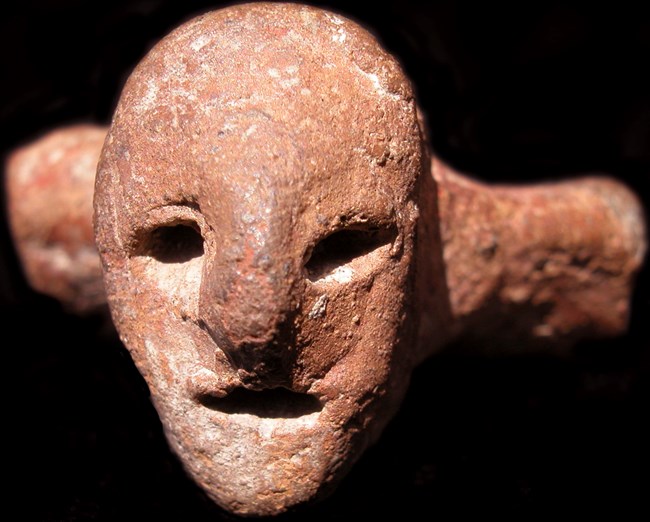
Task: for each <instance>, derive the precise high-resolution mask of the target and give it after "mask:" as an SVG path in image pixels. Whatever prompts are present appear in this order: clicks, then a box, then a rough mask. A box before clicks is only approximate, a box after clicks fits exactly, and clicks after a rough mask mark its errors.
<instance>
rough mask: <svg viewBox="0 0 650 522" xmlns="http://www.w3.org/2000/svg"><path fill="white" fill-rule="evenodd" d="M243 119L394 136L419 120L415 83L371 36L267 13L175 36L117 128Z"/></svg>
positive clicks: (240, 14)
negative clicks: (252, 115) (377, 128)
mask: <svg viewBox="0 0 650 522" xmlns="http://www.w3.org/2000/svg"><path fill="white" fill-rule="evenodd" d="M246 111H262V112H263V113H264V114H265V115H266V116H267V117H269V118H270V119H272V120H273V121H276V122H284V123H285V124H286V125H288V126H289V127H292V128H295V129H296V131H297V132H302V131H303V130H304V131H307V132H308V131H309V130H314V129H317V128H319V127H323V126H324V124H325V123H327V122H328V121H337V120H341V121H342V120H346V122H347V123H348V124H349V123H352V124H353V125H360V126H362V127H368V125H366V124H369V123H371V122H372V120H373V118H375V119H377V118H379V119H381V120H385V121H386V122H390V126H391V127H392V128H395V127H399V126H401V125H403V126H405V127H408V126H412V123H413V121H414V119H415V116H414V113H415V109H414V104H413V95H412V92H411V88H410V85H409V82H408V81H407V79H406V78H405V76H404V74H403V73H402V71H401V69H400V67H399V64H398V63H397V62H396V60H395V59H394V58H393V57H391V56H390V55H389V54H388V53H386V52H385V51H384V50H383V49H382V48H381V46H380V45H379V44H378V42H377V41H376V40H375V38H374V37H373V36H372V35H371V34H370V33H369V32H368V31H366V30H365V29H363V28H361V27H360V26H358V25H357V24H356V23H353V22H351V21H349V20H346V19H344V18H342V17H340V16H338V15H336V14H332V13H329V12H326V11H322V10H319V9H314V8H312V7H309V6H301V5H297V4H266V3H260V4H245V5H239V6H233V7H231V8H228V9H223V10H219V11H215V12H211V13H207V14H205V15H202V16H200V17H198V18H196V19H194V20H192V21H190V22H188V23H187V24H185V25H183V26H181V27H180V28H178V29H176V30H175V31H173V32H172V33H171V34H170V35H168V36H167V37H166V38H164V39H163V40H162V41H161V42H160V43H159V44H158V45H156V46H155V47H154V49H153V50H152V51H151V52H150V53H149V55H148V56H147V57H146V58H145V59H144V60H143V62H142V63H141V64H140V65H139V66H138V67H137V68H136V70H135V72H134V74H133V75H132V76H131V78H130V80H129V82H128V83H127V85H126V87H125V89H124V92H123V96H122V100H121V102H120V104H119V107H118V110H117V114H116V118H115V119H116V121H117V122H119V121H120V119H121V118H123V117H127V118H129V119H132V120H136V121H135V122H136V123H137V120H141V121H142V120H145V121H146V120H149V121H154V120H156V121H168V123H171V124H175V125H176V126H181V127H182V126H183V125H184V124H186V125H187V124H189V123H190V122H191V121H195V122H199V121H200V122H201V124H212V125H215V126H216V125H223V123H224V122H223V121H220V120H222V119H223V118H224V117H225V116H226V115H227V114H228V113H233V112H240V113H241V112H246ZM364 120H365V121H364ZM131 123H134V122H133V121H132V122H131ZM379 123H381V122H379ZM168 127H169V125H166V126H165V128H168ZM159 130H161V129H158V130H157V132H158V131H159ZM162 130H164V128H163V129H162ZM360 130H361V129H360ZM395 130H396V133H397V134H400V132H401V133H402V134H403V130H402V131H400V129H399V128H396V129H395Z"/></svg>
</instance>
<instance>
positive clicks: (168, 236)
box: [136, 221, 203, 263]
mask: <svg viewBox="0 0 650 522" xmlns="http://www.w3.org/2000/svg"><path fill="white" fill-rule="evenodd" d="M136 255H141V256H149V257H152V258H153V259H155V260H156V261H158V262H160V263H186V262H188V261H190V260H192V259H194V258H196V257H201V256H202V255H203V236H202V235H201V232H200V230H199V226H198V225H197V224H196V223H195V222H194V221H181V222H173V223H169V224H166V225H161V226H158V227H155V228H153V229H151V230H149V231H148V232H147V233H146V235H145V237H143V238H141V240H140V241H139V242H138V246H137V247H136Z"/></svg>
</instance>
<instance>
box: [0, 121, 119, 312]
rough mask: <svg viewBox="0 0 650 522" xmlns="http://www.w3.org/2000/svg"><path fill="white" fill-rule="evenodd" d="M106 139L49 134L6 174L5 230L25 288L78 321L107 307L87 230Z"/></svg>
mask: <svg viewBox="0 0 650 522" xmlns="http://www.w3.org/2000/svg"><path fill="white" fill-rule="evenodd" d="M106 131H107V129H106V127H101V126H97V125H72V126H68V127H61V128H58V129H54V130H51V131H50V132H48V133H47V134H45V135H44V136H42V137H40V138H38V139H36V140H34V141H32V142H30V143H27V144H25V145H24V146H22V147H20V148H19V149H16V150H15V151H14V152H13V153H12V154H11V155H10V156H9V158H8V160H7V164H6V168H5V177H6V179H5V185H6V189H7V211H8V218H9V225H10V228H11V234H12V237H13V240H14V245H15V247H16V251H17V254H18V256H19V258H20V262H21V264H22V267H23V270H24V273H25V277H26V279H27V281H28V283H29V285H30V286H31V287H32V288H33V289H34V290H36V291H37V292H40V293H43V294H45V295H48V296H50V297H53V298H54V299H56V300H57V301H59V302H60V303H61V304H62V305H63V306H64V307H65V308H66V309H67V310H69V311H71V312H74V313H79V314H86V313H89V312H93V311H97V310H99V309H100V308H104V307H105V305H106V295H105V293H104V284H103V281H102V271H101V265H100V262H99V255H98V254H97V249H96V248H95V237H94V233H93V224H92V217H93V191H94V185H95V171H96V170H97V160H98V159H99V154H100V152H101V150H102V145H103V143H104V138H105V137H106Z"/></svg>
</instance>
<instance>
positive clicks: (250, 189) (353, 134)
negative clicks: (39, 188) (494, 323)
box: [96, 4, 427, 515]
mask: <svg viewBox="0 0 650 522" xmlns="http://www.w3.org/2000/svg"><path fill="white" fill-rule="evenodd" d="M422 148H423V141H422V139H421V134H420V129H419V125H418V120H417V114H416V108H415V104H414V100H413V94H412V92H411V88H410V86H409V82H408V81H407V80H406V78H405V77H404V75H403V73H402V71H401V69H400V67H399V65H398V64H397V62H396V61H395V60H394V59H393V58H392V57H390V56H389V55H387V54H386V53H385V52H384V51H383V50H382V49H381V48H380V47H379V46H378V45H377V43H376V41H375V40H374V38H373V37H372V36H371V35H370V34H369V33H368V32H366V31H365V30H363V29H361V28H360V27H359V26H357V25H356V24H354V23H352V22H350V21H348V20H345V19H343V18H341V17H339V16H338V15H335V14H332V13H329V12H325V11H322V10H318V9H314V8H311V7H307V6H299V5H294V4H250V5H240V6H234V7H231V8H228V9H224V10H221V11H217V12H213V13H209V14H206V15H204V16H201V17H199V18H197V19H195V20H193V21H190V22H189V23H187V24H185V25H183V26H182V27H180V28H179V29H178V30H176V31H174V32H173V33H172V34H171V35H170V36H168V37H167V38H165V39H163V40H162V41H161V42H160V43H159V44H158V45H157V46H156V47H155V48H154V49H153V50H152V51H151V53H150V54H149V55H148V56H147V57H146V58H145V59H144V60H143V61H142V62H141V63H140V65H139V66H138V67H137V68H136V70H135V71H134V73H133V74H132V76H131V77H130V78H129V80H128V82H127V84H126V86H125V89H124V91H123V93H122V96H121V100H120V102H119V104H118V107H117V110H116V113H115V116H114V120H113V123H112V126H111V129H110V132H109V135H108V138H107V142H106V147H105V150H104V152H103V155H102V159H101V162H100V166H99V170H98V179H97V186H96V209H97V212H96V229H97V240H98V246H99V250H100V254H101V256H102V260H103V264H104V269H105V281H106V285H107V291H108V298H109V304H110V306H111V310H112V314H113V318H114V320H115V323H116V326H117V329H118V331H119V332H120V334H121V337H122V339H123V340H124V343H125V344H126V346H127V347H128V348H129V350H130V351H131V354H132V356H133V359H134V361H135V362H136V364H137V366H138V368H139V370H140V371H141V373H142V374H143V375H144V376H145V378H146V380H147V382H148V384H149V387H150V389H151V393H152V398H153V401H154V403H155V405H156V408H157V410H158V412H159V414H160V417H161V419H162V421H163V424H164V426H165V431H166V434H167V437H168V440H169V442H170V444H171V446H172V447H173V448H174V449H175V451H176V452H177V453H178V455H179V456H180V458H181V460H182V461H183V463H184V465H185V467H186V469H187V470H188V472H189V473H190V475H191V476H192V477H193V478H194V479H195V480H196V481H197V482H198V483H199V484H200V485H201V486H202V487H203V488H204V489H205V490H206V492H207V493H208V494H209V495H210V496H211V497H212V498H213V499H214V500H215V501H216V502H217V503H219V504H220V505H222V506H223V507H224V508H226V509H228V510H230V511H233V512H235V513H239V514H255V515H268V514H274V513H279V512H281V511H284V510H286V509H287V508H288V507H290V506H292V505H295V504H299V503H302V502H306V501H308V500H312V499H314V498H316V497H318V496H320V495H322V494H324V493H326V492H327V491H329V490H330V489H331V487H332V486H333V485H334V484H336V483H337V482H338V480H340V478H341V477H342V476H343V474H344V473H345V472H346V471H347V470H348V469H349V468H350V466H351V465H352V463H353V462H354V461H355V460H356V459H357V458H358V457H359V456H360V454H361V452H362V451H363V449H364V448H365V447H367V445H368V444H369V443H371V442H372V441H373V440H375V439H376V438H377V437H378V435H379V433H380V432H381V430H382V428H383V427H384V425H385V424H386V422H387V421H388V420H389V419H390V417H391V416H392V414H393V413H394V411H395V410H396V408H397V405H398V404H399V402H400V401H401V398H402V396H403V394H404V391H405V389H406V387H407V384H408V380H409V373H410V370H411V367H412V365H413V361H412V359H411V357H410V355H409V351H408V348H409V346H410V345H411V342H412V328H413V326H414V324H413V323H412V322H411V321H407V320H405V319H406V318H407V317H409V316H412V314H411V313H410V312H409V310H408V308H407V307H408V305H409V304H410V303H412V302H413V299H412V298H411V292H412V277H411V276H412V270H411V268H412V262H411V261H412V256H413V243H414V235H415V224H416V217H417V211H416V203H415V201H414V199H413V198H414V193H415V185H416V180H417V178H418V176H419V174H420V172H421V170H422V168H423V165H426V163H427V162H426V161H425V159H424V157H423V152H422Z"/></svg>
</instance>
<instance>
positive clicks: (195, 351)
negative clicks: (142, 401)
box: [111, 257, 214, 395]
mask: <svg viewBox="0 0 650 522" xmlns="http://www.w3.org/2000/svg"><path fill="white" fill-rule="evenodd" d="M201 270H202V260H201V259H200V258H195V259H191V260H189V261H187V262H185V263H181V264H171V263H161V262H159V261H156V260H154V259H151V258H147V257H134V258H132V259H130V260H129V261H128V270H125V271H124V272H121V273H119V274H116V277H115V278H114V281H113V282H112V287H113V288H114V289H117V291H112V292H111V294H112V295H113V296H115V295H116V294H118V295H119V296H120V302H119V304H118V306H113V307H112V308H113V309H114V310H116V311H117V313H118V317H117V322H118V324H119V331H120V332H121V335H122V338H123V340H124V342H125V345H126V346H127V347H128V348H129V350H130V352H131V355H132V358H133V360H134V362H135V363H136V365H137V366H138V369H139V370H140V372H141V373H142V374H143V376H144V377H145V379H146V381H147V383H148V384H149V386H150V388H151V392H152V394H154V395H160V394H163V393H164V394H169V393H172V394H174V393H176V390H180V389H182V388H180V387H179V385H182V384H183V382H184V379H186V378H187V376H188V375H191V374H192V373H193V372H195V367H196V368H198V367H200V366H206V365H209V366H210V367H211V366H214V349H210V347H209V338H208V336H207V334H206V333H205V332H204V331H203V330H202V329H201V328H200V327H199V326H198V323H197V320H196V317H197V308H198V296H199V288H200V282H201ZM120 289H127V290H126V291H123V290H120Z"/></svg>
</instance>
